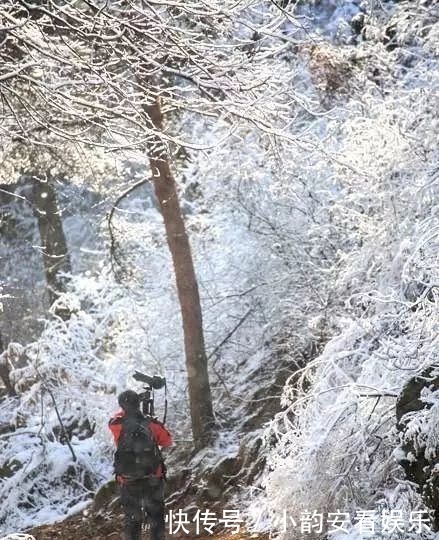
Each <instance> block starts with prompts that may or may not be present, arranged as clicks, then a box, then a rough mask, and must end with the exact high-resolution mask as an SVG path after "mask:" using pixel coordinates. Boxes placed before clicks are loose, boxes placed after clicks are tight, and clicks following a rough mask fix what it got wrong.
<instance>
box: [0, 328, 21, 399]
mask: <svg viewBox="0 0 439 540" xmlns="http://www.w3.org/2000/svg"><path fill="white" fill-rule="evenodd" d="M10 372H11V367H10V365H9V362H8V357H7V353H6V349H5V347H4V345H3V338H2V335H1V334H0V379H1V380H2V381H3V384H4V385H5V388H6V391H7V393H8V395H9V396H11V397H15V396H16V395H17V393H16V392H15V389H14V387H13V385H12V383H11V379H10V376H9V374H10Z"/></svg>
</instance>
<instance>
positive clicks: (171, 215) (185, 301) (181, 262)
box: [145, 98, 214, 449]
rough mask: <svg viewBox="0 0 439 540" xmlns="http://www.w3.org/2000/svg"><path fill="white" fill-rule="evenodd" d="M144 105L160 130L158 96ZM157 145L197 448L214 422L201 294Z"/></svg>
mask: <svg viewBox="0 0 439 540" xmlns="http://www.w3.org/2000/svg"><path fill="white" fill-rule="evenodd" d="M145 109H146V111H147V112H148V115H149V117H150V119H151V121H152V123H153V124H154V127H155V128H156V129H158V130H160V131H162V130H163V119H162V113H161V107H160V102H159V99H158V98H157V100H156V102H155V103H154V105H152V106H150V107H147V108H145ZM159 147H160V144H159V142H158V143H157V147H156V148H154V149H153V151H152V152H150V164H151V169H152V181H153V183H154V190H155V194H156V197H157V200H158V203H159V206H160V210H161V213H162V216H163V220H164V223H165V228H166V239H167V242H168V246H169V250H170V252H171V256H172V262H173V265H174V272H175V281H176V285H177V291H178V299H179V302H180V308H181V316H182V320H183V331H184V346H185V355H186V369H187V376H188V387H189V403H190V411H191V420H192V432H193V437H194V443H195V447H196V448H197V449H199V448H202V447H204V446H205V445H206V444H208V442H209V441H210V439H211V436H212V432H213V426H214V416H213V408H212V398H211V392H210V384H209V375H208V369H207V356H206V349H205V344H204V334H203V318H202V312H201V304H200V295H199V290H198V282H197V278H196V275H195V270H194V265H193V260H192V253H191V248H190V243H189V238H188V235H187V233H186V228H185V224H184V220H183V216H182V212H181V208H180V202H179V199H178V193H177V186H176V182H175V179H174V176H173V174H172V171H171V168H170V164H169V159H168V158H167V156H164V155H163V154H162V153H161V151H160V150H159Z"/></svg>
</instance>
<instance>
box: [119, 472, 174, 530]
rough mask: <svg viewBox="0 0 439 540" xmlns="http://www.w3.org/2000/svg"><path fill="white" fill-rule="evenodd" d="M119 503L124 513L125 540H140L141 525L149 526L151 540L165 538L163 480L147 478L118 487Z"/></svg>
mask: <svg viewBox="0 0 439 540" xmlns="http://www.w3.org/2000/svg"><path fill="white" fill-rule="evenodd" d="M120 502H121V504H122V507H123V509H124V512H125V540H141V535H142V523H144V522H145V521H146V517H148V522H149V524H150V531H151V540H164V538H165V503H164V480H163V478H157V477H148V478H142V479H140V480H133V481H131V482H128V483H126V484H122V485H121V486H120Z"/></svg>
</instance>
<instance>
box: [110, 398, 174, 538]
mask: <svg viewBox="0 0 439 540" xmlns="http://www.w3.org/2000/svg"><path fill="white" fill-rule="evenodd" d="M118 401H119V405H120V407H121V410H120V411H119V412H118V413H116V414H115V415H114V416H113V417H112V418H111V420H110V422H109V428H110V430H111V432H112V434H113V437H114V440H115V443H116V445H117V450H116V452H115V456H114V469H115V473H116V480H117V483H118V484H119V489H120V498H121V503H122V506H123V509H124V512H125V540H140V539H141V529H142V523H143V522H144V521H145V518H146V516H148V518H149V520H150V525H151V540H164V535H165V505H164V480H165V474H166V468H165V464H164V461H163V458H162V455H161V452H160V448H159V447H162V448H166V447H168V446H170V445H171V444H172V437H171V434H170V433H169V431H168V430H167V429H166V428H165V426H164V425H163V424H162V423H161V422H159V421H158V420H156V419H155V418H153V417H152V416H145V415H143V414H142V412H141V411H140V396H139V395H138V394H137V393H136V392H134V391H133V390H126V391H125V392H122V393H121V394H120V395H119V398H118Z"/></svg>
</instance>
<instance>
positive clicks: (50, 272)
mask: <svg viewBox="0 0 439 540" xmlns="http://www.w3.org/2000/svg"><path fill="white" fill-rule="evenodd" d="M33 204H34V212H35V216H36V218H37V220H38V228H39V231H40V238H41V249H42V255H43V264H44V271H45V274H46V281H47V290H48V293H49V302H50V304H52V303H53V302H54V301H55V300H56V299H57V298H58V297H59V295H60V294H61V293H63V292H65V281H64V278H63V277H62V276H61V274H62V273H70V272H71V265H70V257H69V253H68V250H67V242H66V237H65V235H64V230H63V226H62V219H61V213H60V211H59V208H58V202H57V197H56V190H55V187H54V186H53V185H52V183H51V182H50V181H42V180H40V179H39V178H36V177H33ZM62 315H63V316H64V317H66V316H67V314H64V313H63V314H62Z"/></svg>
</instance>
